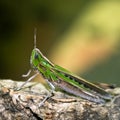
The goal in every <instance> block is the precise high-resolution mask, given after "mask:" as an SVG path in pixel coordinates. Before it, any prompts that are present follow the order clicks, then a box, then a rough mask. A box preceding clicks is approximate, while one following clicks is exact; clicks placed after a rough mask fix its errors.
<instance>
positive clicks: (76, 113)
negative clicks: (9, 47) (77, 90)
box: [0, 80, 120, 120]
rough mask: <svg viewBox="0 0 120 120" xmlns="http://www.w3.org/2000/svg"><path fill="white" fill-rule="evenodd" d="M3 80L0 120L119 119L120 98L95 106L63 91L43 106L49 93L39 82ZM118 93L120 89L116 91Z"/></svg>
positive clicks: (119, 96) (0, 94)
mask: <svg viewBox="0 0 120 120" xmlns="http://www.w3.org/2000/svg"><path fill="white" fill-rule="evenodd" d="M21 84H22V82H14V81H12V80H1V81H0V120H120V95H117V96H116V97H115V98H113V100H112V101H111V102H108V103H106V104H105V105H100V104H95V103H93V102H89V101H87V100H83V99H80V98H78V97H74V96H70V95H67V94H64V93H61V92H54V96H53V97H50V98H49V99H47V100H46V101H45V102H44V103H43V104H42V105H41V106H40V107H39V105H40V103H41V102H42V101H43V99H44V98H45V97H46V95H47V94H49V91H47V90H46V88H45V87H44V86H43V85H41V84H40V83H37V84H35V83H28V84H27V86H26V88H24V89H22V90H20V91H15V88H17V87H19V86H20V85H21ZM113 91H115V93H116V91H117V93H116V94H120V89H119V88H116V89H115V90H113Z"/></svg>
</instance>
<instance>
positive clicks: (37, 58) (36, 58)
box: [30, 48, 54, 69]
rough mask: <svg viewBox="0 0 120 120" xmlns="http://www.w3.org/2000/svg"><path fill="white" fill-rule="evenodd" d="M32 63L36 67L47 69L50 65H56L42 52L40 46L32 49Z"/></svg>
mask: <svg viewBox="0 0 120 120" xmlns="http://www.w3.org/2000/svg"><path fill="white" fill-rule="evenodd" d="M30 64H31V66H32V67H33V68H34V69H39V68H43V69H46V68H48V67H52V66H54V65H53V63H51V62H50V61H49V60H48V59H47V58H46V57H45V56H44V55H43V54H42V53H41V52H40V50H39V49H38V48H34V49H33V50H32V54H31V59H30Z"/></svg>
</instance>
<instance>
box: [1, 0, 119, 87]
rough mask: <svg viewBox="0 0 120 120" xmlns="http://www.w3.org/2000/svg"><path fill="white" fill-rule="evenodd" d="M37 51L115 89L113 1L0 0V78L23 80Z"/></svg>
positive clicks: (116, 5)
mask: <svg viewBox="0 0 120 120" xmlns="http://www.w3.org/2000/svg"><path fill="white" fill-rule="evenodd" d="M35 27H36V28H37V47H38V48H39V49H40V50H41V51H42V53H43V54H45V55H46V56H47V57H48V58H49V59H50V60H52V61H53V62H54V63H56V64H58V65H60V66H62V67H65V68H67V69H69V70H70V71H72V72H74V73H76V74H78V75H80V76H82V77H84V78H85V79H88V80H90V81H93V82H105V83H109V84H116V85H118V86H120V80H119V79H120V73H119V72H120V1H119V0H96V1H94V0H93V1H92V0H91V1H90V0H74V1H73V0H66V1H62V0H57V1H56V0H52V1H47V0H44V1H43V0H21V1H18V0H16V1H15V0H13V1H10V0H1V1H0V78H1V79H3V78H11V79H14V80H23V78H22V77H21V75H22V74H24V73H26V72H27V71H28V70H29V69H30V64H29V59H30V55H31V51H32V49H33V34H34V28H35Z"/></svg>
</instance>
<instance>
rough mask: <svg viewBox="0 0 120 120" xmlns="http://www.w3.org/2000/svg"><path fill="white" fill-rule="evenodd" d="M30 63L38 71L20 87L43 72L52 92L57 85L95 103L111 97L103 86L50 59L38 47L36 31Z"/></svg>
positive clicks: (103, 101)
mask: <svg viewBox="0 0 120 120" xmlns="http://www.w3.org/2000/svg"><path fill="white" fill-rule="evenodd" d="M30 64H31V66H32V68H33V70H35V71H37V73H36V74H35V75H33V76H32V77H31V78H29V79H28V80H27V81H26V82H25V83H24V84H23V85H22V86H21V87H20V89H21V88H22V87H23V86H24V85H25V84H26V83H28V82H29V81H31V80H32V79H33V78H35V77H36V76H37V75H38V74H41V75H42V76H43V78H44V79H45V80H46V81H47V83H48V84H49V86H50V88H51V91H52V92H53V91H54V90H55V87H58V88H60V89H62V90H64V91H66V92H68V93H70V94H72V95H75V96H79V97H81V98H83V99H86V100H89V101H92V102H95V103H105V101H106V100H110V99H111V95H110V94H109V93H108V92H106V91H105V90H103V89H102V88H100V87H98V86H97V85H95V84H93V83H91V82H88V81H86V80H85V79H83V78H81V77H79V76H77V75H75V74H73V73H71V72H70V71H68V70H66V69H64V68H62V67H60V66H58V65H55V64H53V63H52V62H51V61H49V60H48V59H47V58H46V57H45V56H44V55H43V54H42V53H41V51H40V50H39V49H38V48H36V32H35V34H34V49H33V50H32V54H31V58H30ZM29 73H30V71H29ZM26 76H28V74H27V75H26Z"/></svg>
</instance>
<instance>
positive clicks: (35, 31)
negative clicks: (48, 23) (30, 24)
mask: <svg viewBox="0 0 120 120" xmlns="http://www.w3.org/2000/svg"><path fill="white" fill-rule="evenodd" d="M36 34H37V28H34V48H36Z"/></svg>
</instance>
